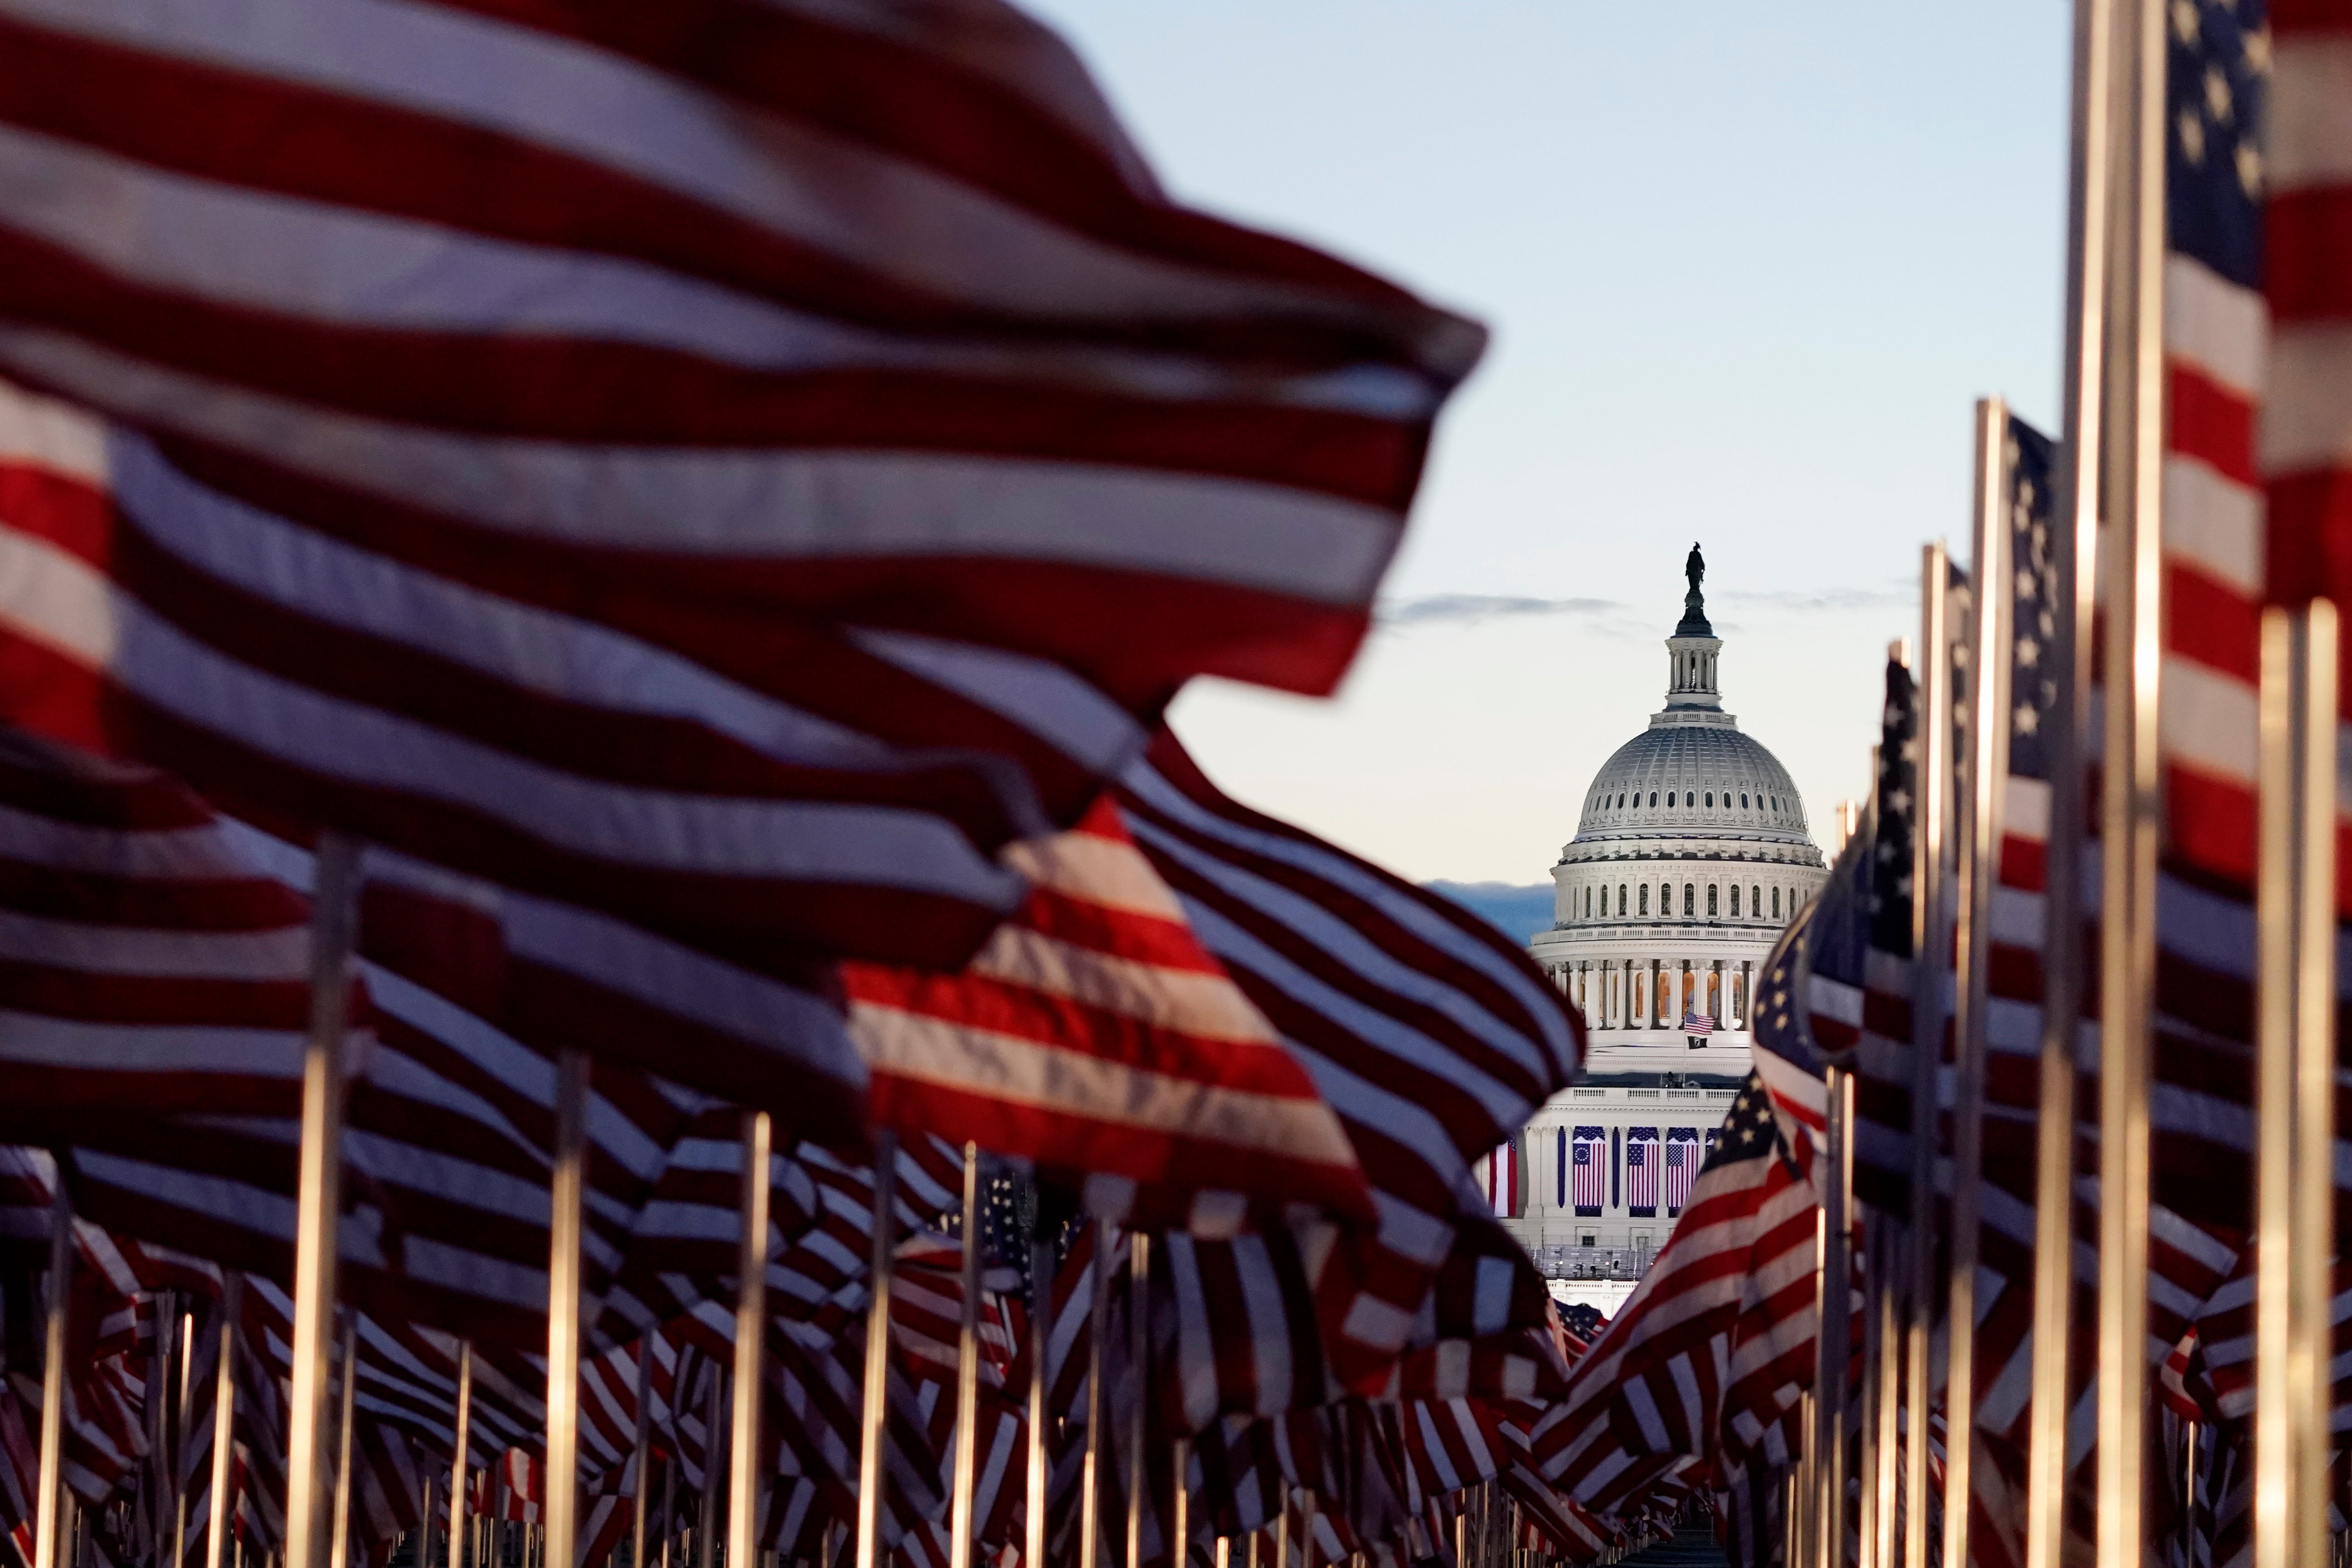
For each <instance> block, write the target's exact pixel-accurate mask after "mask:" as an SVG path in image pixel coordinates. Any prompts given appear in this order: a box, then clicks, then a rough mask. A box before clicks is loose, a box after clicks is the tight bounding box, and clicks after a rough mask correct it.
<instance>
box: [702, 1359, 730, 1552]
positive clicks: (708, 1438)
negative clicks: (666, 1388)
mask: <svg viewBox="0 0 2352 1568" xmlns="http://www.w3.org/2000/svg"><path fill="white" fill-rule="evenodd" d="M724 1383H725V1379H723V1378H721V1377H720V1376H719V1366H718V1363H715V1362H714V1363H711V1366H710V1383H709V1387H708V1389H707V1390H706V1391H705V1392H704V1394H703V1399H702V1432H703V1438H702V1442H703V1451H702V1495H701V1496H700V1497H698V1498H697V1499H695V1510H694V1563H695V1568H719V1427H721V1426H724V1425H726V1423H725V1421H724V1420H723V1419H722V1418H721V1416H720V1414H719V1402H720V1400H721V1398H722V1397H723V1394H722V1387H723V1384H724Z"/></svg>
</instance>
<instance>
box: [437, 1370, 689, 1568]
mask: <svg viewBox="0 0 2352 1568" xmlns="http://www.w3.org/2000/svg"><path fill="white" fill-rule="evenodd" d="M653 1404H654V1331H653V1330H650V1329H648V1330H646V1332H645V1333H644V1335H643V1336H641V1337H640V1338H639V1339H638V1341H637V1420H636V1431H635V1434H634V1436H635V1442H634V1443H633V1444H632V1445H631V1447H632V1448H633V1449H634V1451H635V1461H636V1471H637V1474H636V1487H635V1496H634V1497H632V1498H631V1499H630V1509H629V1568H646V1528H647V1527H648V1526H649V1525H651V1524H652V1522H653V1489H654V1488H653V1461H654V1447H653V1433H654V1425H653ZM417 1568H425V1564H424V1563H418V1564H417ZM449 1568H457V1564H456V1563H451V1564H450V1565H449Z"/></svg>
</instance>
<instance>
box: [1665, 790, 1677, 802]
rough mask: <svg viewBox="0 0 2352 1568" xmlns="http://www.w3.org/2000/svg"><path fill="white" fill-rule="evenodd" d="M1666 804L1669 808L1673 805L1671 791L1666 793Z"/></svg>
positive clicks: (1673, 796)
mask: <svg viewBox="0 0 2352 1568" xmlns="http://www.w3.org/2000/svg"><path fill="white" fill-rule="evenodd" d="M1666 804H1667V805H1670V806H1671V805H1674V804H1675V792H1674V791H1672V790H1668V791H1667V792H1666Z"/></svg>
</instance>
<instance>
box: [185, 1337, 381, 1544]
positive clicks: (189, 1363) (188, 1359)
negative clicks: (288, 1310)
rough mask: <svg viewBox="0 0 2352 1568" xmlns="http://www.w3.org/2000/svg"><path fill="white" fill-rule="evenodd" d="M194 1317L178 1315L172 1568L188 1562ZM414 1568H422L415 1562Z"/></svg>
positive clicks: (194, 1361) (194, 1345) (194, 1368)
mask: <svg viewBox="0 0 2352 1568" xmlns="http://www.w3.org/2000/svg"><path fill="white" fill-rule="evenodd" d="M195 1363H196V1315H195V1314H194V1312H183V1313H181V1314H180V1402H179V1405H178V1407H177V1409H176V1410H175V1412H174V1414H173V1433H174V1436H173V1443H172V1568H184V1565H185V1563H187V1561H188V1477H187V1468H188V1440H189V1438H190V1436H192V1434H191V1433H190V1432H189V1431H188V1396H189V1394H190V1393H191V1391H192V1389H193V1386H194V1381H195V1372H196V1365H195ZM417 1568H424V1564H422V1563H419V1564H418V1565H417Z"/></svg>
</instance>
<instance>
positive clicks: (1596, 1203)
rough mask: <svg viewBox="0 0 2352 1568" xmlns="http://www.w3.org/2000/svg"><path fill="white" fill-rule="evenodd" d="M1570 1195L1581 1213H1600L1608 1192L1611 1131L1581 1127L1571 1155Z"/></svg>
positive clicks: (1572, 1146)
mask: <svg viewBox="0 0 2352 1568" xmlns="http://www.w3.org/2000/svg"><path fill="white" fill-rule="evenodd" d="M1569 1160H1570V1163H1569V1188H1570V1191H1569V1199H1568V1201H1569V1202H1570V1203H1572V1204H1574V1205H1576V1212H1577V1213H1578V1214H1580V1215H1587V1216H1591V1215H1598V1214H1599V1213H1600V1212H1601V1206H1602V1202H1603V1200H1604V1199H1605V1198H1606V1197H1607V1196H1608V1193H1609V1174H1608V1166H1609V1134H1608V1133H1607V1132H1605V1131H1602V1130H1601V1128H1598V1127H1580V1128H1578V1129H1577V1130H1576V1135H1575V1137H1574V1139H1573V1140H1572V1141H1571V1144H1570V1156H1569Z"/></svg>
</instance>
